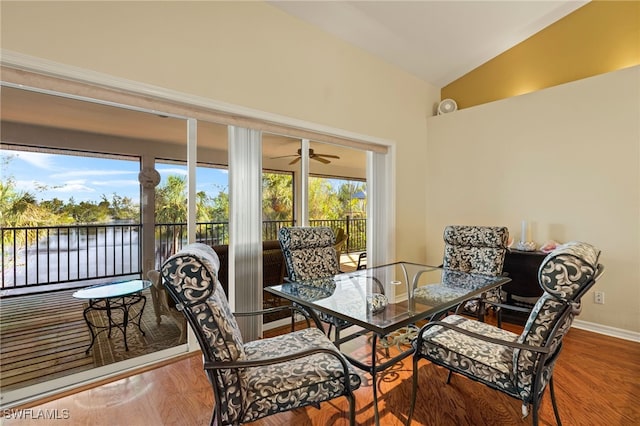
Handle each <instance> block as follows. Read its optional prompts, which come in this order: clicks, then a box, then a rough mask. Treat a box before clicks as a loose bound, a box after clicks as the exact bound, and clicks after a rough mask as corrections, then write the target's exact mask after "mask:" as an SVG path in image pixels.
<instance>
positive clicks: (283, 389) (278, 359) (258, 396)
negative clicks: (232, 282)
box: [162, 243, 360, 425]
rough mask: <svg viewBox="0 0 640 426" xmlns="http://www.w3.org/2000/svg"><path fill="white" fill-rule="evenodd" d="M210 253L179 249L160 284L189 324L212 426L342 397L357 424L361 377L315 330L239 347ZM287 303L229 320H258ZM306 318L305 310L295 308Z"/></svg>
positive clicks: (202, 246) (239, 339) (200, 247)
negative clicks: (210, 401) (208, 393)
mask: <svg viewBox="0 0 640 426" xmlns="http://www.w3.org/2000/svg"><path fill="white" fill-rule="evenodd" d="M219 265H220V263H219V260H218V257H217V255H216V253H215V251H214V250H213V249H212V248H211V247H209V246H207V245H205V244H200V243H195V244H190V245H187V246H185V247H184V248H183V249H182V250H181V251H180V252H178V253H176V254H175V255H173V256H171V257H170V258H169V259H167V261H166V262H165V263H164V264H163V266H162V276H163V278H164V279H163V283H164V286H165V288H166V289H167V291H168V292H169V294H170V295H171V297H172V298H173V299H174V300H175V301H176V306H177V307H178V309H180V310H181V311H182V313H183V314H184V316H185V317H186V318H187V321H188V322H189V324H190V325H191V328H192V329H193V331H194V333H195V335H196V338H197V339H198V343H199V344H200V348H201V349H202V354H203V357H204V370H205V372H206V374H207V376H208V378H209V381H210V383H211V386H212V388H213V393H214V397H215V408H214V411H213V415H212V418H211V424H217V425H237V424H243V423H248V422H253V421H255V420H258V419H260V418H263V417H266V416H269V415H272V414H275V413H280V412H283V411H289V410H293V409H296V408H300V407H304V406H307V405H314V406H316V407H318V408H319V404H320V403H321V402H324V401H328V400H331V399H334V398H337V397H340V396H345V397H346V398H347V399H348V401H349V420H350V424H351V425H354V424H355V397H354V395H353V391H354V390H355V389H357V388H358V387H359V386H360V377H359V376H358V374H357V373H356V372H355V370H354V369H353V367H352V366H351V364H349V363H348V362H347V361H346V359H345V358H344V356H343V355H342V354H341V353H340V352H339V351H338V350H337V349H336V347H335V346H334V345H333V344H332V342H331V341H330V340H329V339H328V338H327V337H326V336H325V335H324V333H323V332H322V331H320V330H319V329H317V328H305V329H303V330H298V331H294V332H291V333H287V334H284V335H280V336H276V337H272V338H266V339H259V340H255V341H252V342H244V341H243V339H242V335H241V333H240V329H239V328H238V324H237V322H236V319H235V317H234V314H233V313H232V312H231V309H230V307H229V304H228V302H227V298H226V296H225V294H224V291H223V290H222V286H221V285H220V283H219V281H218V279H217V276H216V274H217V272H218V268H219ZM279 309H289V310H290V311H298V310H297V309H296V308H295V307H292V306H282V307H278V308H271V309H267V310H262V311H259V312H249V313H244V314H235V316H241V315H244V316H248V315H262V314H264V313H265V312H274V311H276V310H279ZM300 312H301V313H303V314H304V312H302V311H300Z"/></svg>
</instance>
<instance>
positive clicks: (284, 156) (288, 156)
mask: <svg viewBox="0 0 640 426" xmlns="http://www.w3.org/2000/svg"><path fill="white" fill-rule="evenodd" d="M290 157H297V155H295V154H294V155H281V156H279V157H270V159H271V160H276V159H278V158H290Z"/></svg>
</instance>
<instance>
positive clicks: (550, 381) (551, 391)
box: [549, 375, 562, 426]
mask: <svg viewBox="0 0 640 426" xmlns="http://www.w3.org/2000/svg"><path fill="white" fill-rule="evenodd" d="M549 391H550V393H551V404H552V405H553V414H554V415H555V416H556V423H557V424H558V426H562V421H560V412H559V411H558V404H557V403H556V393H555V391H554V389H553V375H552V376H551V379H550V380H549Z"/></svg>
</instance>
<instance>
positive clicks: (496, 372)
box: [420, 315, 518, 395]
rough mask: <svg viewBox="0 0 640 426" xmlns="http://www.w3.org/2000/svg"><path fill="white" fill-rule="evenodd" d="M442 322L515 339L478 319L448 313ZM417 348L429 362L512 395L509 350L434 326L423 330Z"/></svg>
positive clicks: (485, 334) (486, 334)
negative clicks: (420, 342) (420, 346)
mask: <svg viewBox="0 0 640 426" xmlns="http://www.w3.org/2000/svg"><path fill="white" fill-rule="evenodd" d="M442 321H444V322H447V323H450V324H454V325H456V326H458V327H460V328H464V329H466V330H469V331H473V332H475V333H479V334H481V335H483V336H489V337H493V338H497V339H501V340H507V341H512V342H514V341H516V340H517V339H518V335H517V334H515V333H512V332H510V331H507V330H503V329H500V328H498V327H495V326H493V325H490V324H487V323H483V322H480V321H475V320H470V319H467V318H465V317H462V316H459V315H450V316H448V317H446V318H444V319H443V320H442ZM423 338H424V339H425V340H424V342H423V345H422V348H421V349H420V351H421V352H422V353H423V354H426V356H427V358H428V359H429V360H431V361H432V362H434V363H436V364H439V365H444V366H446V367H451V368H452V369H453V370H455V371H458V372H460V373H462V374H468V375H470V376H474V377H476V378H478V379H479V380H480V381H481V382H483V383H485V384H488V385H489V386H493V387H496V388H499V389H502V390H504V391H505V392H507V393H509V394H512V395H515V392H516V389H515V386H514V384H513V379H512V378H513V350H512V349H511V348H508V347H505V346H501V345H496V344H494V343H490V342H486V341H482V340H479V339H476V338H474V337H471V336H467V335H465V334H462V333H459V332H457V331H455V330H448V329H445V328H443V327H439V326H434V327H430V328H427V329H426V330H425V331H424V332H423Z"/></svg>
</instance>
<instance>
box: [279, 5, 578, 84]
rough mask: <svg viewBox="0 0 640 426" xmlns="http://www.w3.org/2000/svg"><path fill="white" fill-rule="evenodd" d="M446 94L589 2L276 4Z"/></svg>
mask: <svg viewBox="0 0 640 426" xmlns="http://www.w3.org/2000/svg"><path fill="white" fill-rule="evenodd" d="M268 3H270V4H271V5H273V6H275V7H277V8H279V9H281V10H282V11H284V12H286V13H288V14H290V15H293V16H295V17H297V18H299V19H302V20H303V21H306V22H308V23H310V24H312V25H314V26H316V27H318V28H320V29H322V30H323V31H326V32H328V33H330V34H333V35H335V36H336V37H338V38H340V39H342V40H344V41H346V42H348V43H350V44H353V45H355V46H358V47H360V48H362V49H364V50H366V51H368V52H370V53H372V54H373V55H375V56H378V57H380V58H382V59H384V60H386V61H388V62H389V63H392V64H395V65H396V66H398V67H400V68H402V69H404V70H406V71H408V72H410V73H412V74H414V75H416V76H417V77H419V78H421V79H422V80H424V81H426V82H428V83H430V84H432V85H434V86H435V87H438V88H441V87H444V86H446V85H447V84H449V83H451V82H452V81H454V80H456V79H458V78H459V77H462V76H463V75H465V74H466V73H468V72H469V71H471V70H473V69H475V68H476V67H478V66H480V65H482V64H483V63H485V62H487V61H488V60H490V59H492V58H494V57H496V56H497V55H499V54H500V53H502V52H504V51H506V50H508V49H510V48H511V47H513V46H515V45H516V44H518V43H520V42H522V41H524V40H525V39H527V38H528V37H530V36H532V35H533V34H535V33H537V32H539V31H540V30H542V29H543V28H545V27H547V26H549V25H551V24H552V23H554V22H556V21H557V20H559V19H560V18H562V17H564V16H566V15H568V14H569V13H571V12H573V11H574V10H576V9H578V8H579V7H581V6H583V5H584V4H586V3H588V1H584V0H570V1H567V0H561V1H551V0H550V1H547V0H510V1H478V0H476V1H457V0H449V1H426V0H423V1H397V0H388V1H268Z"/></svg>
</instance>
